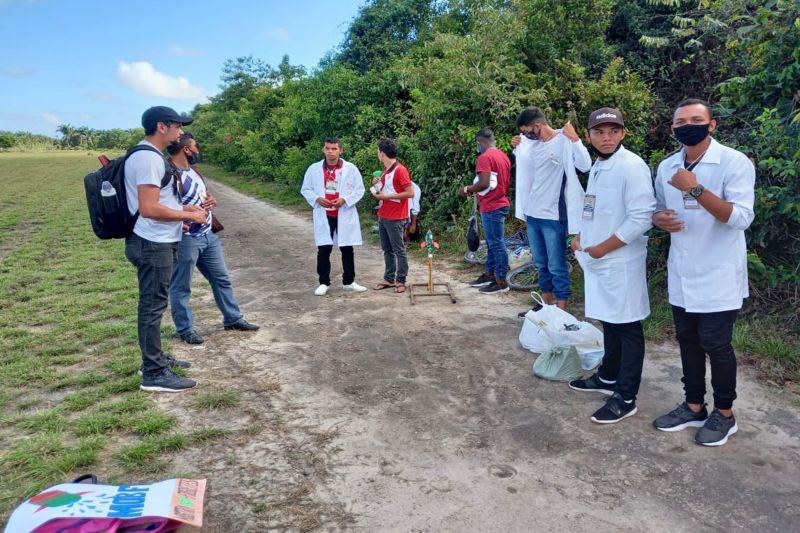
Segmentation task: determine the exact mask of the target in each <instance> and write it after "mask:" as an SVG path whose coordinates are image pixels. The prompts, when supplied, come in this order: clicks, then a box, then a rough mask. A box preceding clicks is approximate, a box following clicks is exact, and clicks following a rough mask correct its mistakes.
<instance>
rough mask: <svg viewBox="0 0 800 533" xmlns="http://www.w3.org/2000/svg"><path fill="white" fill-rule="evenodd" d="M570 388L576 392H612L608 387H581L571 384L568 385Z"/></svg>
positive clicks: (608, 394) (608, 393) (607, 394)
mask: <svg viewBox="0 0 800 533" xmlns="http://www.w3.org/2000/svg"><path fill="white" fill-rule="evenodd" d="M568 386H569V388H570V389H572V390H576V391H578V392H599V393H600V394H605V395H606V396H611V395H612V394H614V391H613V390H608V389H581V388H578V387H573V386H572V385H568Z"/></svg>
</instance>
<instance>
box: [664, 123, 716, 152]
mask: <svg viewBox="0 0 800 533" xmlns="http://www.w3.org/2000/svg"><path fill="white" fill-rule="evenodd" d="M710 127H711V123H710V122H709V123H708V124H686V125H685V126H680V127H678V128H672V133H674V134H675V138H676V139H678V142H679V143H681V144H683V145H685V146H695V145H697V144H700V143H701V142H703V141H704V140H705V138H706V137H708V133H709V132H708V129H709V128H710Z"/></svg>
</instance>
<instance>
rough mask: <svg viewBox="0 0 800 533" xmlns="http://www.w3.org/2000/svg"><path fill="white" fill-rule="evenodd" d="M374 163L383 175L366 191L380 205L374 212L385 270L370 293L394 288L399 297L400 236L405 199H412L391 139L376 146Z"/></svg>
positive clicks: (402, 275)
mask: <svg viewBox="0 0 800 533" xmlns="http://www.w3.org/2000/svg"><path fill="white" fill-rule="evenodd" d="M378 159H380V160H381V163H383V169H384V170H383V175H382V176H381V177H380V180H375V183H374V184H373V186H372V188H371V189H370V191H371V192H372V195H373V196H374V197H375V198H377V199H378V200H379V201H381V202H382V203H381V206H380V208H379V209H378V220H379V222H378V225H379V228H380V235H381V249H383V261H384V263H385V265H386V268H385V270H384V272H383V280H382V281H380V282H379V283H378V284H377V285H375V287H374V289H375V290H376V291H379V290H383V289H388V288H389V287H394V292H397V293H401V292H405V291H406V275H407V274H408V258H407V257H406V245H405V242H404V241H403V233H404V231H405V225H406V220H407V219H408V199H409V198H411V197H412V196H414V186H413V184H412V183H411V175H410V174H409V173H408V169H407V168H406V167H404V166H403V165H401V164H400V162H399V161H397V144H395V142H394V141H393V140H392V139H381V140H380V141H379V142H378Z"/></svg>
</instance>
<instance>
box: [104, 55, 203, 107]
mask: <svg viewBox="0 0 800 533" xmlns="http://www.w3.org/2000/svg"><path fill="white" fill-rule="evenodd" d="M117 77H118V78H119V80H120V81H121V82H122V83H123V84H124V85H126V86H127V87H130V88H131V89H133V91H134V92H135V93H136V94H138V95H141V96H157V97H159V98H172V99H175V100H190V101H194V102H196V101H198V100H204V99H205V98H206V97H207V96H208V91H206V90H205V89H204V88H203V87H200V86H199V85H192V83H191V82H190V81H189V80H188V79H187V78H184V77H183V76H170V75H168V74H164V73H162V72H159V71H157V70H156V69H155V68H153V65H151V64H150V63H148V62H147V61H137V62H134V63H126V62H124V61H120V62H119V65H118V66H117Z"/></svg>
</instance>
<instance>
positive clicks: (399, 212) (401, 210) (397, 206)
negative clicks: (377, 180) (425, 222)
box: [378, 162, 412, 220]
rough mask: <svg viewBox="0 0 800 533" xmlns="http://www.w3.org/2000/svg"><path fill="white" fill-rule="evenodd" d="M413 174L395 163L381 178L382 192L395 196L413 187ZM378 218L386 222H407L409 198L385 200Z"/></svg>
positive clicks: (379, 210)
mask: <svg viewBox="0 0 800 533" xmlns="http://www.w3.org/2000/svg"><path fill="white" fill-rule="evenodd" d="M411 186H412V185H411V174H409V173H408V169H407V168H406V167H404V166H403V165H401V164H400V163H397V162H395V163H394V164H393V165H392V166H391V167H389V168H387V169H386V170H384V171H383V175H382V176H381V192H382V193H384V194H395V193H401V192H404V191H405V190H406V189H408V188H409V187H411ZM378 217H379V218H382V219H384V220H405V219H407V218H408V198H403V199H402V200H398V199H392V200H384V201H383V203H382V204H381V207H380V209H378Z"/></svg>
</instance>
